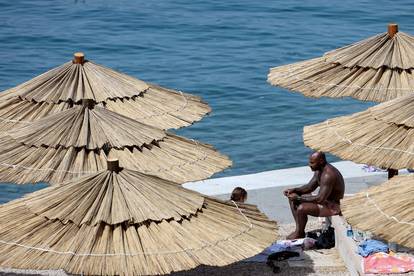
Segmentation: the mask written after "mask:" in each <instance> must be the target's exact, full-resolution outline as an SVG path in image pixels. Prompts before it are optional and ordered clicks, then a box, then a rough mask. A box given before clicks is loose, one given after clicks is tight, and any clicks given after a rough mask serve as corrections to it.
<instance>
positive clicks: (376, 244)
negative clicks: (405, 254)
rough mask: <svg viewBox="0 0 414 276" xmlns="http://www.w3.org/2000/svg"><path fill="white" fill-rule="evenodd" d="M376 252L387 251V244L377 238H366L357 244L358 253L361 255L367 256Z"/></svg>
mask: <svg viewBox="0 0 414 276" xmlns="http://www.w3.org/2000/svg"><path fill="white" fill-rule="evenodd" d="M377 252H385V253H388V245H387V244H385V243H383V242H381V241H377V240H366V241H363V242H362V243H360V244H359V247H358V254H359V255H361V256H362V257H367V256H369V255H371V254H372V253H377Z"/></svg>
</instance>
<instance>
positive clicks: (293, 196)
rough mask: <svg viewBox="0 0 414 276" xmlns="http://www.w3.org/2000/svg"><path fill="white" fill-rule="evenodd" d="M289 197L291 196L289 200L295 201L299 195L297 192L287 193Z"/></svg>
mask: <svg viewBox="0 0 414 276" xmlns="http://www.w3.org/2000/svg"><path fill="white" fill-rule="evenodd" d="M287 197H288V198H289V200H293V201H295V200H298V197H299V195H298V194H297V193H293V192H291V193H289V194H288V195H287Z"/></svg>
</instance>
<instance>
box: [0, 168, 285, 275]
mask: <svg viewBox="0 0 414 276" xmlns="http://www.w3.org/2000/svg"><path fill="white" fill-rule="evenodd" d="M115 162H116V161H115ZM111 163H112V164H111ZM276 230H277V229H276V223H275V222H272V221H270V220H268V219H267V217H266V216H265V215H264V214H262V213H260V211H259V210H258V209H257V208H256V206H253V205H248V204H238V203H237V204H236V203H235V202H223V201H219V200H216V199H212V198H209V197H204V196H202V195H201V194H199V193H196V192H193V191H190V190H186V189H184V188H182V187H179V186H177V185H176V184H175V183H172V182H169V181H166V180H162V179H159V178H156V177H153V176H149V175H145V174H142V173H139V172H135V171H131V170H128V169H122V168H119V167H117V166H116V164H114V161H110V166H109V170H107V171H102V172H98V173H95V174H93V175H88V176H85V177H82V178H79V179H76V180H73V181H69V182H66V183H63V184H61V185H57V186H54V187H50V188H46V189H43V190H41V191H38V192H35V193H33V194H30V195H28V196H26V197H25V198H22V199H18V200H15V201H12V202H10V203H7V204H4V205H3V206H1V207H0V266H1V267H11V268H19V269H35V270H43V269H63V270H65V271H66V272H68V273H71V274H82V275H159V274H167V273H171V272H173V271H181V270H188V269H191V268H194V267H196V266H198V265H201V264H205V265H211V266H224V265H227V264H230V263H233V262H236V261H239V260H242V259H245V258H248V257H251V256H253V255H255V254H258V253H260V252H261V251H262V250H263V249H264V248H266V247H267V246H269V245H270V244H271V243H272V242H273V241H274V240H275V239H276Z"/></svg>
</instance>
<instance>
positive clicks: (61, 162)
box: [0, 134, 232, 185]
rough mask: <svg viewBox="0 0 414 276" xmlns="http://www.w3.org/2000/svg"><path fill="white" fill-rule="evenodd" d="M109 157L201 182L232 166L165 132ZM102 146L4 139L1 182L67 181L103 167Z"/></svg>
mask: <svg viewBox="0 0 414 276" xmlns="http://www.w3.org/2000/svg"><path fill="white" fill-rule="evenodd" d="M109 156H110V157H111V158H125V159H121V160H122V161H121V162H122V165H123V166H124V167H126V168H131V169H135V170H137V171H140V172H143V173H147V174H151V175H156V176H159V177H161V178H164V179H169V180H171V181H174V182H177V183H184V182H188V181H197V180H202V179H205V178H208V177H210V176H211V175H213V174H214V173H217V172H219V171H222V170H223V169H225V168H228V167H229V166H231V164H232V162H231V161H230V160H229V158H228V157H227V156H225V155H222V154H220V153H219V152H218V151H217V150H215V149H214V148H213V147H211V146H210V145H207V144H203V143H200V142H196V141H191V140H188V139H185V138H182V137H179V136H175V135H171V134H166V136H165V137H164V138H163V139H162V140H159V141H156V142H153V143H152V144H149V145H145V147H143V148H137V147H133V148H124V149H122V150H117V149H110V150H109ZM106 160H107V153H105V150H102V149H95V150H87V149H85V148H74V147H69V148H61V147H60V148H46V147H34V146H32V147H28V146H25V145H22V144H17V143H16V142H13V141H12V140H11V139H10V138H9V137H7V136H5V137H1V138H0V181H1V182H12V183H17V184H25V183H37V182H48V183H50V184H52V185H53V184H56V183H60V182H62V181H67V180H70V179H73V178H76V177H79V176H82V175H85V174H90V173H95V172H97V171H100V170H102V169H103V168H104V167H105V162H106Z"/></svg>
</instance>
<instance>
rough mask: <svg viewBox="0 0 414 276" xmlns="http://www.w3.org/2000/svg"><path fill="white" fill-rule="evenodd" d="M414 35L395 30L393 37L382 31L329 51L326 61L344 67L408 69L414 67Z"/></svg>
mask: <svg viewBox="0 0 414 276" xmlns="http://www.w3.org/2000/svg"><path fill="white" fill-rule="evenodd" d="M413 54H414V37H413V36H411V35H409V34H406V33H404V32H397V33H396V34H395V35H394V36H393V37H390V35H389V34H388V33H382V34H378V35H375V36H373V37H370V38H367V39H365V40H362V41H360V42H357V43H354V44H351V45H348V46H345V47H342V48H339V49H336V50H333V51H330V52H328V53H326V54H325V57H326V61H327V62H332V63H339V64H342V65H343V66H344V67H363V68H373V69H379V68H381V67H387V68H391V69H403V70H408V69H412V68H414V57H413Z"/></svg>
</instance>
